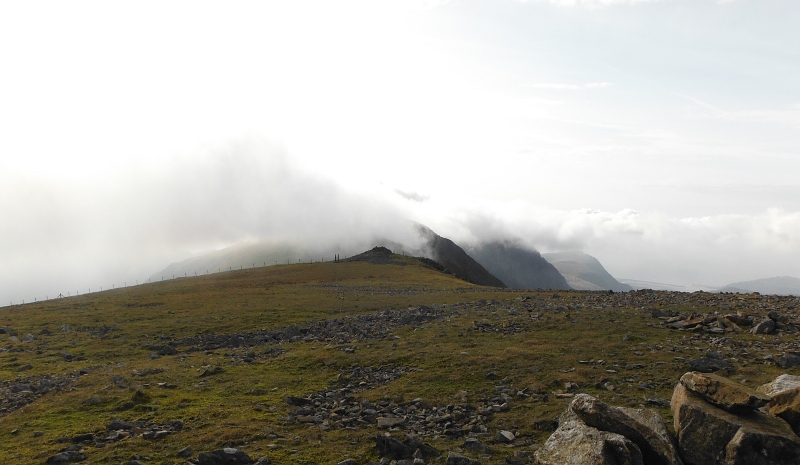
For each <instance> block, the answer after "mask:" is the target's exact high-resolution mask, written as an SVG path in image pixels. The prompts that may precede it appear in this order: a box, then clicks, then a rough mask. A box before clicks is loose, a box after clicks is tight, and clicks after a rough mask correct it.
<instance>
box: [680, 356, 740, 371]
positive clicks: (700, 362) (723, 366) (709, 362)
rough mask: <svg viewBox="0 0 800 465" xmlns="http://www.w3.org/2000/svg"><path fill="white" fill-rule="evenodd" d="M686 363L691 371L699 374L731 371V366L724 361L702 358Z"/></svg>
mask: <svg viewBox="0 0 800 465" xmlns="http://www.w3.org/2000/svg"><path fill="white" fill-rule="evenodd" d="M686 363H687V364H688V365H689V367H691V369H692V371H699V372H701V373H714V372H716V371H721V370H722V371H726V372H732V371H733V365H731V364H730V363H729V362H728V361H727V360H724V359H718V358H711V357H703V358H698V359H694V360H687V361H686Z"/></svg>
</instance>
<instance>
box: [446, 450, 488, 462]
mask: <svg viewBox="0 0 800 465" xmlns="http://www.w3.org/2000/svg"><path fill="white" fill-rule="evenodd" d="M447 465H480V462H479V461H477V460H475V459H471V458H469V457H465V456H463V455H461V454H456V453H455V452H450V453H449V454H448V455H447Z"/></svg>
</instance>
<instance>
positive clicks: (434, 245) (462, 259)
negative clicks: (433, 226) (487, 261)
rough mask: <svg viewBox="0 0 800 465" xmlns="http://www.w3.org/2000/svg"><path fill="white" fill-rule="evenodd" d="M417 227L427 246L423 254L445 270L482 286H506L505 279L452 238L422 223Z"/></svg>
mask: <svg viewBox="0 0 800 465" xmlns="http://www.w3.org/2000/svg"><path fill="white" fill-rule="evenodd" d="M417 229H418V230H419V233H420V235H421V236H422V237H423V238H424V239H425V242H426V246H427V250H425V251H424V253H423V255H425V256H428V257H429V258H431V259H433V260H434V261H436V262H437V263H439V264H440V265H442V267H444V270H445V272H447V273H451V274H453V275H455V276H456V277H458V278H461V279H463V280H464V281H469V282H471V283H474V284H479V285H482V286H492V287H506V285H505V284H504V282H503V281H501V280H500V279H497V278H496V277H495V276H493V275H492V273H490V272H489V271H487V270H486V268H484V267H483V266H481V264H480V263H479V262H477V261H475V260H474V259H473V258H472V257H470V256H469V255H468V254H467V253H466V252H465V251H464V249H462V248H461V247H459V246H457V245H456V244H455V243H454V242H453V241H451V240H450V239H447V238H445V237H442V236H440V235H438V234H436V233H435V232H433V231H431V230H430V229H429V228H427V227H426V226H423V225H421V224H420V225H417Z"/></svg>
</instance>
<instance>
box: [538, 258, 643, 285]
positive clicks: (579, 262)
mask: <svg viewBox="0 0 800 465" xmlns="http://www.w3.org/2000/svg"><path fill="white" fill-rule="evenodd" d="M542 257H544V259H545V260H547V261H548V262H550V263H552V264H553V266H555V268H556V269H557V270H558V271H559V272H560V273H561V274H562V275H563V276H564V278H566V280H567V283H569V285H570V286H571V287H572V288H573V289H578V290H583V291H601V290H611V291H632V290H633V287H631V286H629V285H627V284H624V283H621V282H619V281H617V280H616V279H615V278H614V277H613V276H611V275H610V274H609V273H608V271H606V269H605V268H603V265H601V264H600V261H598V260H597V259H596V258H594V257H592V256H591V255H587V254H585V253H583V252H555V253H546V254H542Z"/></svg>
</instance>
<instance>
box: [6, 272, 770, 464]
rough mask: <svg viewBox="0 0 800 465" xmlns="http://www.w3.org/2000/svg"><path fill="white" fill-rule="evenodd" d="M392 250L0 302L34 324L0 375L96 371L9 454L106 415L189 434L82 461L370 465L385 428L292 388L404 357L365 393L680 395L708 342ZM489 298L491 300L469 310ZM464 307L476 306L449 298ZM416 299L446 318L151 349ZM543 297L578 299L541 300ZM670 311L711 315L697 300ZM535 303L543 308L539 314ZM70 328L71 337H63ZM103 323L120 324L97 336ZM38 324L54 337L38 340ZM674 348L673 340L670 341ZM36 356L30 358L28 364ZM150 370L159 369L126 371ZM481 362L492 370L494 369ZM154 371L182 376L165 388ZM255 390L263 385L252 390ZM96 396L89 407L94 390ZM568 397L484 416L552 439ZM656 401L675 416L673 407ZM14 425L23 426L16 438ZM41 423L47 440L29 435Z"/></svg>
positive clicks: (95, 424)
mask: <svg viewBox="0 0 800 465" xmlns="http://www.w3.org/2000/svg"><path fill="white" fill-rule="evenodd" d="M399 260H402V261H403V264H404V266H398V265H371V264H366V263H341V264H333V263H318V264H302V265H290V266H275V267H267V268H259V269H252V270H243V271H234V272H228V273H221V274H215V275H209V276H202V277H196V278H185V279H176V280H174V281H165V282H159V283H153V284H146V285H141V286H136V287H129V288H124V289H116V290H113V291H105V292H100V293H94V294H88V295H83V296H77V297H71V298H67V299H59V300H51V301H47V302H39V303H35V304H28V305H24V306H15V307H6V308H3V309H0V326H9V327H11V328H12V329H13V330H14V331H16V333H17V336H18V337H19V338H20V339H22V337H24V336H25V335H26V334H29V333H30V334H33V335H34V336H35V337H36V340H35V341H33V342H30V343H23V342H19V343H12V342H10V340H9V336H8V335H2V336H0V347H5V348H8V349H10V350H8V351H5V352H0V380H15V379H17V378H18V377H27V376H32V377H36V376H41V375H44V374H66V373H70V372H73V371H75V370H78V369H88V370H89V373H88V374H86V375H84V376H81V377H79V378H78V379H77V380H76V381H75V382H74V383H73V384H72V385H71V386H70V387H69V389H67V390H65V391H62V392H51V393H48V394H46V395H45V396H43V397H42V398H40V399H39V400H37V401H36V402H34V403H32V404H30V405H27V406H25V407H23V408H21V409H19V410H16V411H13V412H11V413H9V414H6V415H4V416H2V417H0V443H2V444H3V446H2V447H0V463H19V464H26V463H44V461H45V460H46V459H47V457H50V456H52V455H54V454H55V453H56V452H57V451H58V450H60V449H62V448H63V447H65V446H66V444H61V443H57V442H56V440H57V439H58V438H61V437H71V436H75V435H77V434H81V433H87V432H92V433H99V432H101V431H103V430H104V428H105V425H106V424H108V422H110V421H111V420H113V419H121V420H125V421H149V422H153V423H167V422H169V421H171V420H181V421H183V422H184V424H185V429H184V430H183V431H182V432H180V433H178V434H175V435H171V436H167V437H166V438H163V439H159V440H156V441H148V440H144V439H141V438H136V439H126V440H123V441H120V442H117V443H113V444H110V445H108V446H106V447H104V448H93V447H90V448H88V449H87V450H86V452H87V454H88V455H89V458H88V459H87V460H85V461H84V462H83V463H86V464H91V463H119V462H124V461H126V460H129V459H130V458H131V457H132V456H133V455H134V454H139V455H141V456H145V457H149V458H150V461H149V462H147V463H167V464H169V463H184V462H185V460H184V459H180V458H178V457H176V456H175V453H176V452H177V451H178V450H180V449H182V448H183V447H186V446H192V447H193V448H194V450H195V451H196V452H199V451H209V450H213V449H216V448H219V447H222V446H224V445H234V446H237V447H240V448H241V449H243V450H245V451H246V452H247V453H248V454H250V455H251V456H252V457H254V458H258V457H259V456H262V455H266V456H268V457H270V458H271V459H272V460H273V461H274V462H276V463H320V464H323V463H325V464H327V463H336V462H338V461H340V460H343V459H344V458H346V457H353V458H356V459H358V460H360V461H362V462H367V461H369V460H376V459H377V455H376V453H375V451H374V448H373V442H372V441H371V438H372V437H374V436H375V435H376V434H379V433H380V432H379V431H378V430H377V428H368V429H359V430H355V431H351V430H330V431H321V430H320V429H318V428H313V429H309V428H308V427H307V426H305V425H300V424H297V423H285V422H283V421H282V420H281V418H282V417H285V416H287V415H288V414H289V412H290V407H289V406H288V405H286V404H285V403H284V402H283V400H282V399H283V397H284V396H286V395H304V394H307V393H311V392H316V391H320V390H322V389H324V388H326V387H327V386H329V385H331V384H333V383H334V382H335V380H336V378H337V376H338V375H339V373H340V369H342V368H347V367H350V366H352V365H354V364H358V365H361V366H375V367H377V366H380V365H385V364H395V365H400V366H407V367H410V368H414V370H413V371H411V372H409V373H406V374H405V375H404V376H402V377H401V378H399V379H398V380H396V381H393V382H391V383H389V384H386V385H383V386H380V387H378V388H375V389H372V390H367V391H363V392H360V393H359V394H358V395H357V396H359V398H363V399H368V400H371V401H378V400H381V399H399V398H402V399H405V400H406V401H408V400H411V399H413V398H416V397H422V398H423V399H424V400H425V402H426V404H427V405H446V404H449V403H453V402H454V400H453V396H454V394H455V393H456V392H458V391H462V390H464V391H467V393H468V394H469V402H475V403H477V401H478V400H479V399H481V398H482V397H486V396H490V395H492V394H493V392H494V387H495V386H497V385H499V384H505V385H513V386H515V387H517V388H519V389H522V388H526V387H529V388H532V389H537V390H539V391H542V392H546V393H552V392H553V391H559V390H562V389H563V387H564V383H566V382H568V381H569V382H575V383H577V384H578V385H579V386H580V390H581V391H583V392H588V393H590V394H592V395H595V396H597V397H600V398H601V399H603V400H606V401H608V402H609V403H612V404H615V405H626V406H639V405H640V404H641V403H642V400H643V397H644V395H647V396H649V397H661V398H665V399H669V398H670V397H671V393H672V389H673V387H674V384H675V383H676V382H677V380H678V378H679V377H680V375H681V374H683V373H684V372H685V371H687V369H686V367H685V365H683V364H682V363H680V362H677V361H675V357H676V356H682V357H686V358H689V357H690V356H695V355H694V354H700V353H701V352H702V351H704V350H706V349H708V344H707V343H706V342H698V343H696V344H691V339H686V340H684V338H690V336H691V335H690V334H688V333H684V332H673V331H668V330H663V329H655V328H651V327H648V326H647V323H653V322H654V321H655V320H653V319H652V318H650V315H649V312H648V311H646V310H644V309H642V308H638V309H637V308H633V307H631V306H626V305H620V306H618V307H615V308H603V309H595V308H593V307H594V306H595V304H596V302H594V300H596V298H597V296H599V295H600V294H592V293H585V292H583V293H578V292H560V294H561V298H558V299H554V298H553V293H552V292H512V291H507V290H495V289H488V288H482V287H477V286H473V285H470V284H468V283H465V282H463V281H460V280H458V279H456V278H454V277H452V276H449V275H444V274H441V273H438V272H436V271H434V270H431V269H430V268H427V267H425V266H422V265H420V264H419V263H418V262H416V261H415V260H413V259H409V258H399ZM400 291H403V292H400ZM523 295H524V296H530V297H533V298H534V299H533V301H532V302H533V303H535V305H536V306H538V307H537V308H536V309H535V310H534V311H533V312H528V311H527V309H526V305H527V304H528V303H525V302H520V301H518V300H516V299H517V297H520V296H523ZM480 301H488V302H495V303H494V304H492V305H474V304H475V303H476V302H480ZM756 302H757V301H755V300H754V301H752V303H753V304H755V303H756ZM459 303H466V304H469V305H466V306H465V307H462V306H460V305H456V304H459ZM419 305H439V306H442V307H443V308H446V309H448V311H451V312H452V315H451V317H450V318H446V319H441V320H437V321H435V322H431V323H427V324H424V325H422V326H421V327H420V328H416V329H415V328H412V327H404V328H400V329H398V330H396V331H394V332H393V334H394V335H396V336H397V337H398V338H396V339H395V338H389V339H381V340H367V341H359V342H354V343H352V344H348V346H352V347H355V348H356V350H355V352H354V353H346V352H344V351H342V350H341V347H339V346H337V345H327V344H324V343H300V342H298V343H287V344H283V345H282V347H283V348H284V349H286V352H285V353H283V354H282V355H279V356H277V357H274V358H263V359H257V360H256V362H255V363H252V364H247V363H235V362H234V361H233V360H232V359H231V358H230V357H228V355H229V354H231V353H232V352H235V351H242V350H245V349H220V350H216V351H213V352H193V353H185V352H179V353H178V354H177V355H174V356H164V357H158V358H151V356H150V354H151V352H152V351H151V350H148V349H146V348H145V347H144V346H145V345H146V344H157V343H163V340H165V339H166V338H173V339H179V338H183V337H191V336H196V335H198V334H203V333H237V332H246V331H253V330H257V329H265V328H280V327H283V326H286V325H290V324H295V323H302V322H308V321H314V320H321V319H328V318H338V317H342V316H347V315H356V314H363V313H369V312H375V311H380V310H385V309H404V308H407V307H409V306H419ZM547 305H550V306H551V307H553V308H555V307H557V306H559V305H561V306H564V307H566V306H569V305H573V306H574V305H582V306H583V308H580V309H563V310H554V309H551V310H546V309H544V307H546V306H547ZM742 305H745V306H746V305H748V301H743V304H742ZM675 309H676V310H678V311H697V312H702V311H713V309H712V308H710V307H709V308H692V307H691V305H689V306H680V307H679V306H676V307H675ZM532 313H533V314H541V315H542V317H541V318H539V319H537V320H533V319H531V316H530V315H531V314H532ZM565 314H569V316H568V317H567V316H565ZM573 321H574V322H573ZM475 322H483V323H489V324H493V325H496V326H497V327H502V326H503V325H504V324H506V325H514V324H517V325H521V326H522V327H523V328H524V331H522V332H519V333H516V334H510V335H502V334H496V333H481V332H479V331H477V330H475V329H474V328H475V326H474V324H475ZM63 325H69V326H71V327H72V328H75V329H76V330H77V331H73V332H61V330H60V328H61V327H62V326H63ZM103 327H110V328H111V329H110V330H108V331H107V332H105V333H102V334H101V333H97V332H96V330H97V329H98V328H103ZM44 328H47V329H48V330H49V331H51V332H52V334H51V335H40V334H39V333H40V332H41V331H42V330H43V329H44ZM90 330H91V331H95V333H92V332H91V331H90ZM625 335H629V336H631V337H629V340H624V336H625ZM739 337H741V338H743V339H746V340H761V339H759V338H761V337H757V336H749V335H746V336H739ZM657 347H661V349H659V348H657ZM671 347H679V348H680V351H678V352H673V351H672V350H671V349H670V348H671ZM683 347H692V349H690V350H689V351H686V350H684V349H683ZM695 347H696V348H697V349H700V350H694V348H695ZM265 349H266V347H258V348H256V349H255V350H256V351H264V350H265ZM64 353H70V354H72V355H73V357H75V358H80V360H73V361H70V362H67V361H65V360H63V359H62V354H64ZM601 359H602V360H605V361H607V362H609V363H615V362H616V363H617V364H619V365H622V366H625V365H626V364H635V363H638V364H641V365H643V368H642V369H639V370H624V369H622V368H620V367H611V366H609V365H599V364H596V363H595V364H581V363H579V362H580V361H581V360H584V361H588V360H594V361H598V360H601ZM26 364H29V365H31V368H30V369H29V370H27V371H23V372H20V371H19V369H20V367H22V366H24V365H26ZM204 367H222V368H223V369H224V372H222V373H220V374H217V375H214V376H209V377H205V378H201V377H200V373H201V372H202V370H203V369H204ZM610 368H617V371H618V373H608V372H607V371H606V370H607V369H610ZM146 369H161V370H163V371H161V372H159V373H155V374H150V375H147V376H135V375H134V374H133V371H134V370H138V371H144V370H146ZM738 370H739V374H742V375H743V376H746V378H747V380H748V381H747V382H748V384H753V385H757V384H759V383H762V382H766V381H768V380H770V379H772V378H773V377H774V376H776V375H777V374H779V373H781V372H782V371H780V370H778V369H777V368H776V367H774V366H767V365H753V364H750V365H748V366H742V367H739V369H738ZM488 372H494V373H495V374H497V376H498V377H499V378H500V379H498V380H490V379H487V378H486V374H487V373H488ZM114 376H121V377H123V378H124V379H125V382H124V383H123V384H125V385H126V387H119V386H117V385H116V384H115V383H113V382H112V381H111V379H112V377H114ZM640 381H643V382H648V383H653V384H654V388H653V389H647V390H645V391H642V390H640V389H639V387H638V383H639V382H640ZM600 382H609V383H611V384H612V385H613V386H614V390H613V391H609V390H607V389H606V388H603V387H601V388H596V387H595V385H596V384H597V383H600ZM158 383H167V384H169V385H175V386H176V387H175V388H174V389H165V388H160V387H158ZM254 389H260V390H262V391H263V392H264V393H263V394H258V395H253V394H251V391H252V390H254ZM262 391H259V392H262ZM137 393H140V394H137ZM142 394H144V395H142ZM89 399H92V401H90V402H87V401H89ZM568 402H569V399H557V398H556V397H555V396H553V395H552V394H551V395H550V396H549V400H548V401H546V402H544V401H534V400H519V401H515V402H514V403H513V405H512V408H511V410H510V411H509V412H506V413H499V414H496V415H494V416H493V417H492V418H491V420H489V421H488V422H487V426H488V427H489V432H490V433H491V434H494V433H495V432H496V431H497V430H499V429H515V430H517V431H518V432H519V433H521V434H524V435H531V436H532V437H533V438H535V439H536V440H537V441H539V442H541V441H544V440H545V439H546V438H547V436H548V434H549V433H547V432H544V431H538V430H535V429H534V427H533V425H534V422H536V421H538V420H552V419H554V418H556V417H557V416H558V415H559V414H560V413H561V412H562V411H563V410H564V408H565V407H566V405H567V403H568ZM131 404H133V405H132V406H131ZM124 407H131V408H125V409H123V408H124ZM659 412H660V413H661V414H662V416H663V417H664V419H665V421H666V422H667V423H668V424H670V425H671V421H672V419H671V417H670V415H669V412H668V410H666V409H659ZM13 430H17V432H16V433H15V434H11V432H12V431H13ZM37 431H38V432H41V433H43V435H42V436H41V437H34V432H37ZM425 440H426V441H427V442H429V443H430V444H432V445H433V446H434V447H437V448H438V449H440V450H442V451H446V450H453V449H455V448H456V447H458V446H459V445H460V444H461V443H462V442H463V439H462V440H453V439H449V438H446V437H439V438H426V439H425ZM487 441H488V439H487ZM534 447H535V446H534ZM493 448H494V449H495V451H496V452H497V453H496V454H495V455H494V456H493V457H492V458H491V459H489V460H484V462H485V463H503V459H504V457H505V456H507V455H510V454H512V453H514V452H516V451H518V450H526V448H527V449H528V450H530V447H528V446H525V447H521V448H513V449H507V448H506V447H505V446H493Z"/></svg>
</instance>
